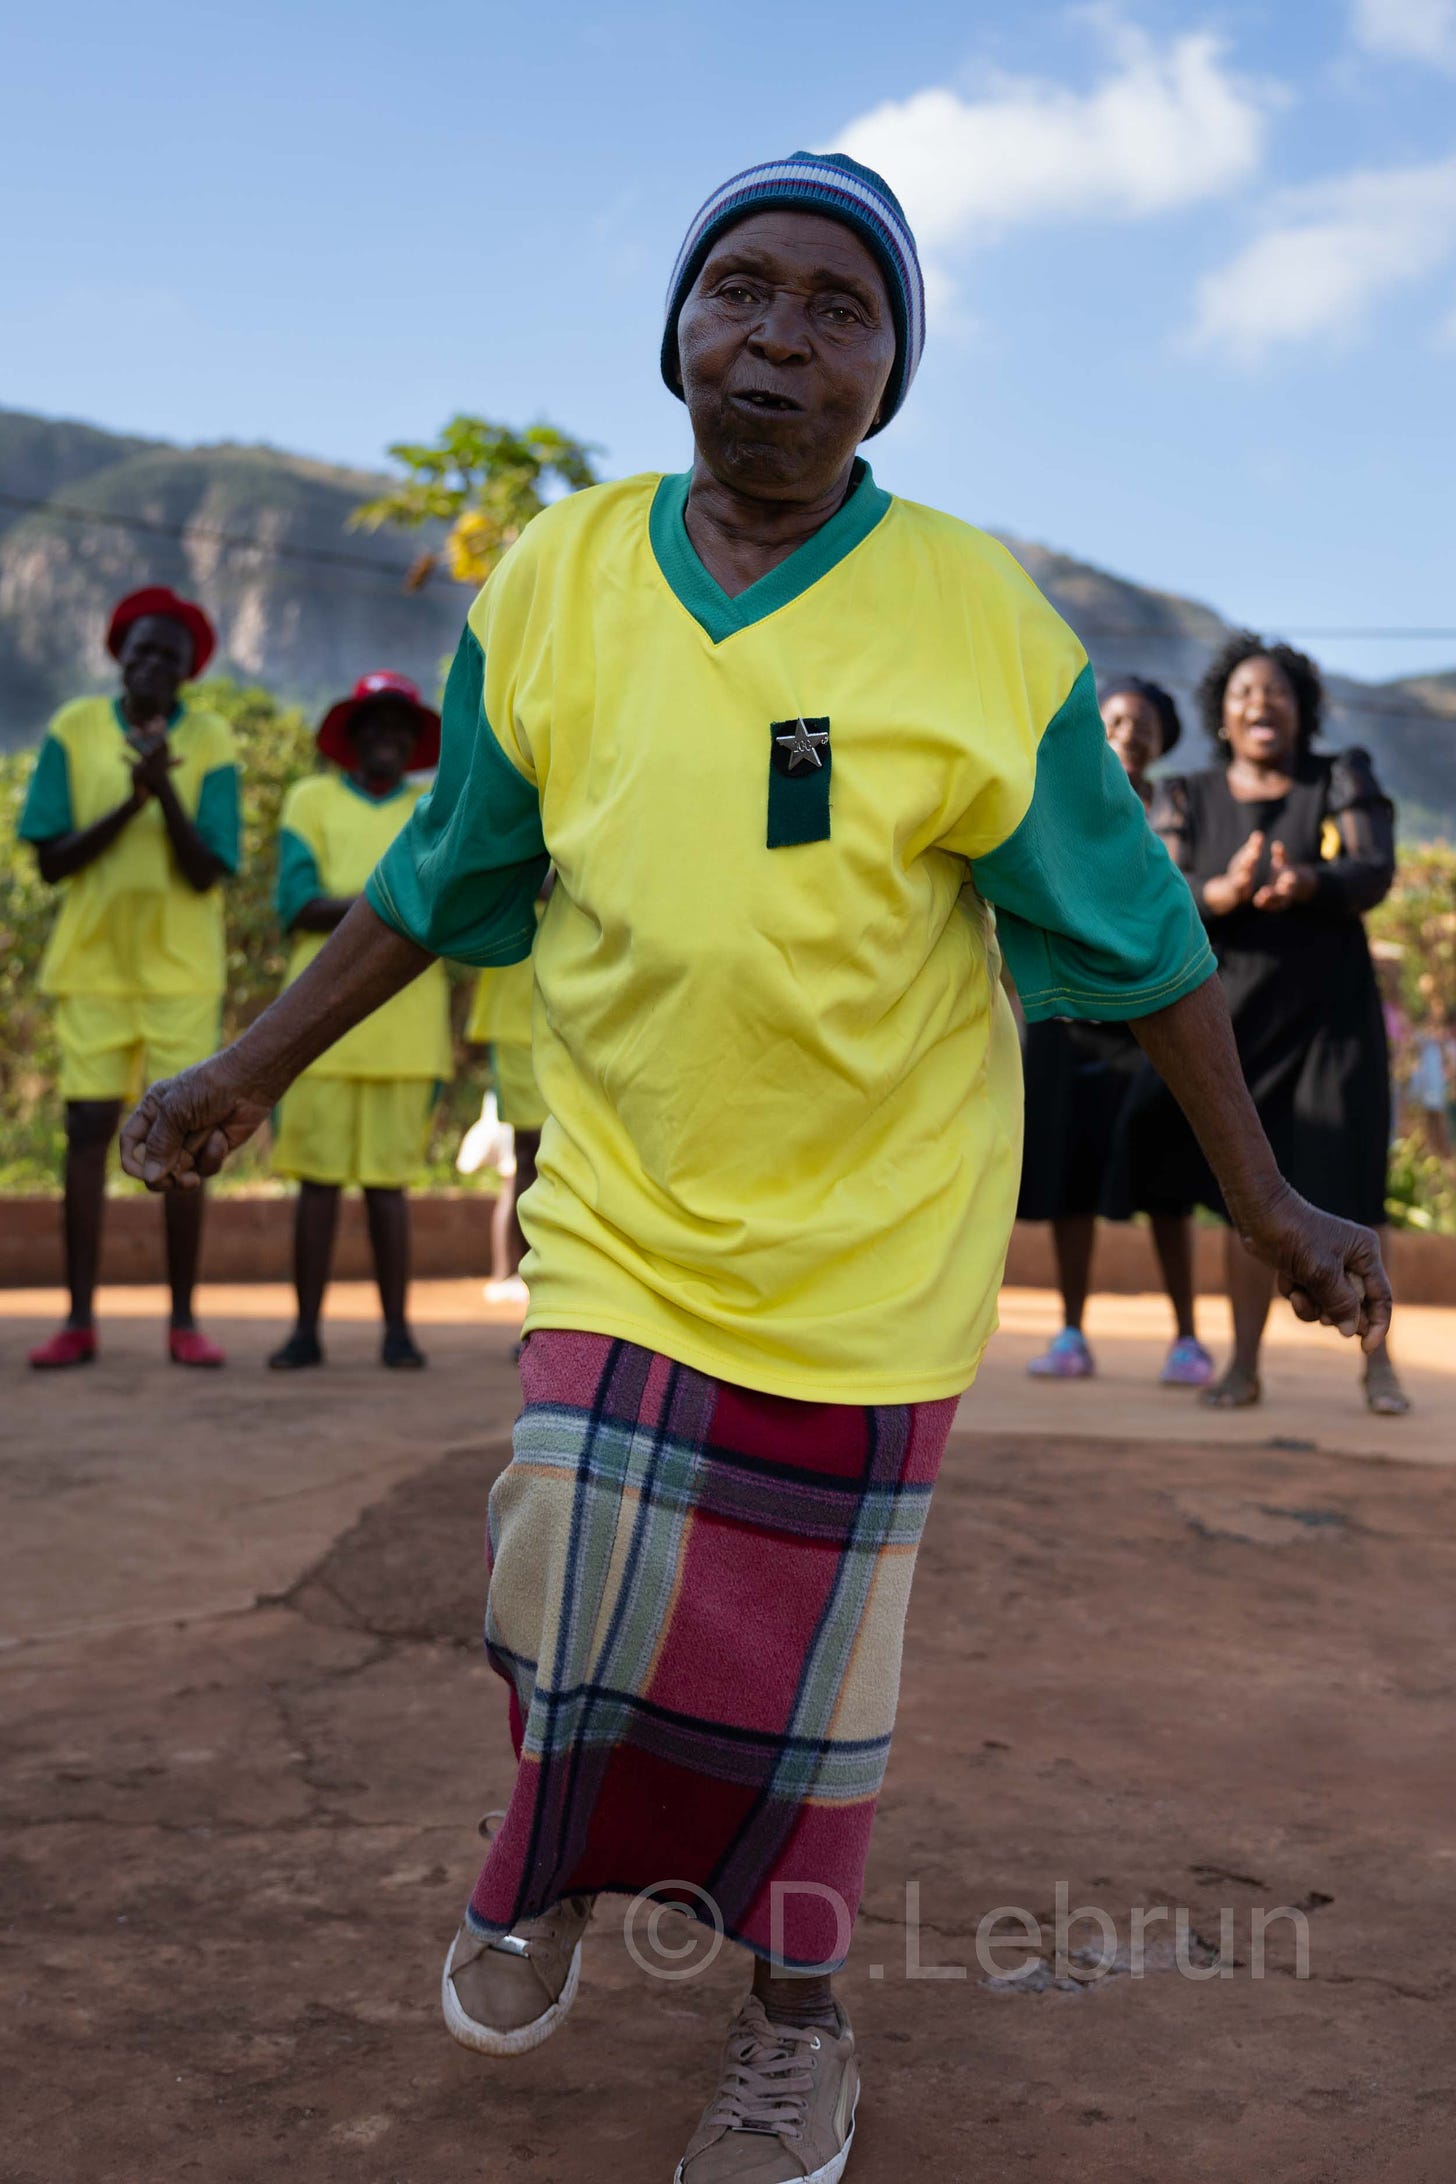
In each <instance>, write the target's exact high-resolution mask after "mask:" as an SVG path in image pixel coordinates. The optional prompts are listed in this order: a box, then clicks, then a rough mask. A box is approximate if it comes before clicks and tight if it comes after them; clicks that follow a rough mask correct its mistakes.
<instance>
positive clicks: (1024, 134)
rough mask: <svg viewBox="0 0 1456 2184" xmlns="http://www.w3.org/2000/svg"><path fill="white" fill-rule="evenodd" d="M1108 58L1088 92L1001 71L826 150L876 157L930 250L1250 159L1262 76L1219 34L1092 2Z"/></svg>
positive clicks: (1149, 194) (1240, 172)
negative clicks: (1257, 81)
mask: <svg viewBox="0 0 1456 2184" xmlns="http://www.w3.org/2000/svg"><path fill="white" fill-rule="evenodd" d="M1097 13H1098V15H1099V16H1100V18H1101V22H1102V27H1103V28H1104V30H1105V31H1106V32H1107V35H1108V37H1109V39H1110V42H1111V45H1112V65H1111V67H1110V69H1109V71H1108V73H1107V74H1105V75H1104V76H1103V78H1102V80H1101V81H1100V82H1098V83H1096V84H1095V85H1094V86H1093V87H1092V89H1091V90H1089V91H1075V90H1070V89H1068V88H1066V87H1065V86H1064V85H1060V84H1056V83H1047V82H1043V81H1041V80H1040V79H1036V78H1031V77H1023V76H998V77H995V78H994V79H992V80H991V82H990V83H989V85H988V87H987V89H986V90H985V92H984V93H983V94H982V95H981V96H980V97H979V98H975V99H970V98H963V97H961V96H959V95H958V94H957V93H956V92H954V91H951V90H947V89H944V88H938V89H931V90H925V91H918V92H916V93H915V94H914V95H913V96H912V97H910V98H907V99H901V100H898V101H896V100H892V101H890V102H888V103H887V104H885V105H883V106H877V107H875V108H873V109H872V110H871V111H870V112H869V113H867V114H863V115H861V116H860V117H859V118H858V119H857V120H855V121H852V122H851V123H850V124H849V126H848V128H846V129H845V130H844V131H843V132H842V133H841V135H840V136H839V139H838V141H837V144H836V145H835V147H834V148H835V149H836V150H838V151H844V152H848V153H849V154H850V155H851V156H852V157H853V158H855V159H861V160H863V161H864V162H865V163H866V164H867V165H868V166H871V167H876V168H878V169H879V171H880V172H881V173H882V174H883V175H884V176H885V177H886V179H887V181H888V182H889V183H890V185H891V187H892V188H893V189H894V190H895V192H896V194H897V195H898V196H899V197H900V199H901V201H902V203H903V204H904V206H905V210H906V212H907V214H908V215H909V218H910V222H911V225H912V226H913V227H914V229H915V231H916V234H917V237H918V238H919V241H920V243H921V246H922V248H923V249H924V250H926V251H927V252H928V253H929V254H930V255H931V256H932V258H933V257H934V255H935V254H936V253H944V252H946V251H947V250H949V249H951V248H952V247H953V246H956V245H960V244H965V243H974V242H985V241H988V240H991V239H994V238H995V237H996V236H998V235H1000V234H1003V233H1004V232H1006V231H1007V230H1008V229H1010V228H1012V227H1017V226H1021V225H1024V224H1026V223H1029V222H1032V221H1050V220H1073V219H1086V218H1102V219H1118V220H1133V219H1140V218H1143V217H1145V216H1147V215H1149V214H1152V213H1159V212H1167V211H1172V210H1175V209H1176V208H1177V207H1179V206H1182V205H1188V204H1193V203H1196V202H1197V201H1198V200H1200V199H1203V198H1208V197H1213V196H1217V195H1219V194H1221V193H1222V192H1224V191H1226V190H1230V189H1233V188H1234V187H1235V186H1236V185H1237V184H1238V183H1240V182H1242V181H1244V180H1246V179H1247V177H1248V176H1250V175H1251V174H1253V173H1254V172H1255V171H1256V170H1257V168H1258V166H1259V163H1260V160H1261V157H1262V154H1263V146H1264V132H1265V122H1266V116H1267V113H1268V111H1269V108H1270V107H1271V105H1273V104H1274V103H1275V99H1274V95H1273V94H1272V93H1271V91H1270V90H1269V88H1268V87H1267V86H1262V87H1261V86H1254V85H1250V84H1248V83H1245V82H1243V81H1241V80H1240V79H1239V78H1238V77H1236V76H1234V75H1233V74H1231V73H1230V71H1229V70H1228V68H1227V67H1226V66H1225V63H1224V59H1223V49H1222V46H1221V45H1220V43H1219V41H1218V39H1216V38H1214V37H1212V36H1210V35H1208V34H1207V33H1204V32H1199V31H1195V32H1190V33H1188V34H1186V35H1184V36H1182V37H1177V38H1174V39H1172V40H1171V41H1169V42H1168V43H1166V44H1163V45H1159V44H1157V43H1155V42H1154V41H1153V40H1152V39H1151V38H1149V37H1147V36H1146V35H1145V34H1144V33H1143V32H1141V31H1138V30H1135V29H1133V28H1132V27H1131V26H1129V25H1127V24H1124V23H1122V22H1121V21H1120V20H1119V19H1118V18H1117V17H1116V16H1115V15H1110V14H1108V13H1107V12H1106V11H1103V10H1098V11H1097Z"/></svg>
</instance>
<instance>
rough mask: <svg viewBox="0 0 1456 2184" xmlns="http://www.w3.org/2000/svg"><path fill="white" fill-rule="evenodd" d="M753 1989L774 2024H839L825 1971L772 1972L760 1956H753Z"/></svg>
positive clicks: (830, 1982)
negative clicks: (806, 1972)
mask: <svg viewBox="0 0 1456 2184" xmlns="http://www.w3.org/2000/svg"><path fill="white" fill-rule="evenodd" d="M753 1991H754V1993H755V1994H756V1995H757V1996H758V1999H759V2001H760V2002H761V2003H762V2004H763V2007H764V2013H765V2015H766V2016H767V2017H768V2018H769V2020H770V2022H771V2023H773V2024H778V2025H828V2026H835V2025H837V2024H838V2019H837V2017H836V2016H835V2013H834V1982H833V1979H832V1978H831V1976H830V1975H829V1973H828V1972H820V1973H809V1974H805V1973H795V1972H775V1971H774V1969H773V1967H772V1966H771V1965H770V1964H768V1963H767V1962H766V1961H765V1960H764V1958H763V1957H756V1958H755V1959H754V1965H753Z"/></svg>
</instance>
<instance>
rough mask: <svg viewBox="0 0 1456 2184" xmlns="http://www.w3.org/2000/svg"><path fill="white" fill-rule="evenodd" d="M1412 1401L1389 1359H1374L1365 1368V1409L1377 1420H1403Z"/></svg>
mask: <svg viewBox="0 0 1456 2184" xmlns="http://www.w3.org/2000/svg"><path fill="white" fill-rule="evenodd" d="M1410 1407H1411V1399H1410V1397H1409V1396H1408V1395H1407V1394H1406V1392H1405V1389H1404V1388H1403V1387H1402V1386H1401V1384H1400V1376H1399V1374H1398V1373H1397V1372H1396V1369H1395V1367H1394V1366H1393V1365H1392V1364H1391V1362H1390V1359H1389V1358H1388V1357H1382V1358H1375V1359H1372V1361H1371V1362H1370V1364H1368V1365H1367V1366H1366V1368H1365V1408H1366V1409H1367V1410H1370V1411H1374V1413H1375V1415H1376V1417H1377V1418H1403V1417H1404V1416H1405V1414H1406V1412H1407V1411H1408V1410H1409V1409H1410Z"/></svg>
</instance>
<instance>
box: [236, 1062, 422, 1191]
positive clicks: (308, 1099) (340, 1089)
mask: <svg viewBox="0 0 1456 2184" xmlns="http://www.w3.org/2000/svg"><path fill="white" fill-rule="evenodd" d="M435 1091H436V1087H435V1085H434V1084H433V1083H432V1082H431V1080H430V1079H429V1078H428V1077H387V1078H381V1079H378V1080H376V1079H373V1078H364V1077H300V1078H299V1080H298V1082H297V1084H296V1085H294V1087H293V1088H292V1090H291V1091H290V1092H287V1093H285V1095H284V1098H283V1103H282V1105H281V1107H280V1108H279V1110H278V1120H277V1135H276V1136H275V1138H274V1140H273V1167H274V1170H275V1171H276V1173H277V1174H279V1175H291V1176H296V1177H297V1178H298V1180H299V1181H300V1182H302V1183H360V1184H363V1185H364V1187H365V1188H366V1189H368V1190H380V1191H393V1190H405V1189H407V1188H408V1187H409V1185H410V1184H411V1183H417V1182H418V1181H419V1179H420V1175H421V1173H422V1171H423V1169H424V1165H425V1154H426V1152H427V1150H428V1148H429V1142H430V1116H431V1113H432V1111H433V1109H434V1105H435Z"/></svg>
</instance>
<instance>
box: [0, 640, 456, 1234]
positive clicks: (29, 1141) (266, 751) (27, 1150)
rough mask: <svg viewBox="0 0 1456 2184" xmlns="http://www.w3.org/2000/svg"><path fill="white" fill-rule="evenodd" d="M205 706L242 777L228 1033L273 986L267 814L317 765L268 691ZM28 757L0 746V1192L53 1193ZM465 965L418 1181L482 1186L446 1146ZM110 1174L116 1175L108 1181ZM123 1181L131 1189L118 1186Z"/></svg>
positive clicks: (256, 1166)
mask: <svg viewBox="0 0 1456 2184" xmlns="http://www.w3.org/2000/svg"><path fill="white" fill-rule="evenodd" d="M204 688H205V693H206V699H207V702H208V704H209V705H210V706H212V707H213V708H214V709H215V710H216V711H217V712H219V713H221V714H223V715H224V717H225V718H226V719H227V720H229V721H230V722H231V723H232V726H233V730H234V733H235V734H236V736H237V739H238V747H239V763H240V767H241V771H242V783H243V860H242V864H241V866H240V868H239V870H238V873H237V875H236V877H235V878H234V879H233V880H231V881H230V882H229V883H228V886H227V889H226V898H225V899H226V907H227V965H228V991H227V1002H226V1007H225V1010H224V1018H223V1028H224V1034H225V1036H226V1037H228V1038H232V1037H234V1036H235V1035H236V1034H237V1033H238V1032H239V1031H241V1030H243V1029H244V1027H245V1026H246V1025H248V1024H250V1023H251V1022H252V1021H253V1018H254V1017H255V1016H257V1015H258V1014H259V1013H260V1011H261V1010H263V1009H265V1008H266V1007H267V1005H268V1003H269V1002H270V1001H271V1000H272V998H273V996H274V995H275V994H276V993H277V992H278V989H279V988H280V986H281V985H282V984H283V980H284V977H285V975H286V972H287V967H288V942H287V940H286V938H285V937H284V934H283V932H282V930H281V929H280V927H279V924H278V920H277V918H276V916H275V915H274V910H273V866H274V856H275V844H276V841H277V836H278V818H279V813H280V811H281V810H282V806H283V799H284V797H285V795H286V794H287V792H288V790H289V789H290V788H291V787H292V785H293V783H294V782H295V781H297V780H299V779H300V778H301V777H302V776H303V775H304V774H306V773H310V772H312V771H313V768H314V766H315V764H316V758H315V753H314V741H313V730H312V726H311V724H310V723H309V722H308V720H306V719H305V717H304V715H303V714H302V713H301V712H300V711H299V709H298V708H297V707H296V706H290V705H284V704H281V703H280V702H279V700H278V699H277V698H275V697H274V696H273V695H272V694H271V692H269V691H267V690H262V689H258V688H256V687H245V686H243V685H240V684H237V683H232V682H226V681H223V680H221V679H219V680H217V681H213V682H209V683H207V684H206V685H205V686H204ZM32 763H33V758H32V754H31V753H30V752H21V751H15V752H9V753H5V754H0V1190H8V1191H54V1190H58V1189H59V1187H60V1177H61V1169H62V1164H63V1160H64V1155H65V1133H64V1128H63V1124H62V1116H61V1103H60V1100H59V1098H58V1097H57V1094H56V1070H57V1061H58V1057H57V1054H56V1045H55V1037H54V1033H53V1030H52V1025H51V1009H50V1004H49V1003H48V1002H47V1001H46V1000H45V999H44V998H43V997H42V996H41V994H40V993H38V992H37V990H36V975H37V972H38V970H39V966H40V958H41V953H42V951H43V949H44V947H45V943H46V937H47V935H48V933H49V931H50V927H51V920H52V918H53V917H54V915H55V892H54V890H53V889H51V888H49V887H47V886H45V885H44V883H43V882H42V880H41V878H40V875H39V873H38V872H37V871H36V867H35V857H34V854H33V852H32V851H31V850H30V849H29V847H28V846H27V845H26V844H25V843H24V842H19V841H17V840H16V835H15V828H16V823H17V821H18V820H19V817H20V807H21V804H22V802H23V801H24V797H25V789H26V784H27V782H28V781H29V779H30V769H31V765H32ZM471 977H472V974H471V973H469V972H467V971H464V970H459V969H455V968H453V967H452V971H451V1007H452V1016H453V1019H454V1023H455V1027H456V1071H457V1074H456V1078H455V1081H454V1083H453V1084H450V1085H447V1086H446V1087H445V1089H444V1092H443V1094H442V1097H441V1099H440V1102H439V1105H438V1107H437V1108H436V1112H435V1127H434V1130H433V1132H432V1136H431V1145H430V1162H429V1175H428V1181H429V1182H430V1183H431V1184H432V1185H435V1186H437V1187H438V1186H441V1185H447V1184H448V1185H455V1186H464V1187H467V1188H469V1187H472V1186H473V1187H482V1186H485V1187H489V1186H491V1185H493V1183H494V1177H493V1176H490V1175H489V1174H482V1175H476V1176H473V1177H470V1178H464V1177H461V1176H459V1175H457V1174H456V1172H455V1166H454V1160H455V1151H456V1148H457V1146H458V1145H459V1143H460V1139H461V1136H462V1134H463V1132H464V1131H465V1129H466V1127H467V1126H468V1125H469V1124H470V1123H471V1122H473V1121H474V1119H475V1116H476V1114H477V1112H478V1111H479V1107H480V1094H481V1084H480V1069H479V1065H478V1061H476V1060H473V1059H472V1057H471V1056H470V1055H469V1053H468V1051H467V1049H466V1048H465V1045H464V1042H463V1040H462V1039H461V1037H460V1032H461V1029H462V1027H463V1024H464V1020H465V1014H466V1011H467V1008H468V1006H469V992H470V983H471ZM267 1173H268V1158H267V1146H266V1144H261V1145H260V1144H254V1145H251V1146H248V1147H246V1148H245V1149H244V1151H243V1152H242V1153H241V1154H240V1155H239V1156H238V1157H237V1159H236V1160H234V1161H233V1162H232V1163H231V1164H230V1166H229V1168H228V1170H227V1171H226V1173H225V1175H224V1177H223V1178H222V1179H221V1183H222V1187H223V1188H225V1189H240V1188H256V1187H257V1186H258V1184H259V1183H260V1182H261V1181H262V1180H263V1179H264V1178H265V1177H266V1175H267ZM118 1180H119V1181H120V1179H118ZM121 1187H123V1188H129V1187H130V1186H127V1185H124V1184H123V1185H121Z"/></svg>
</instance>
